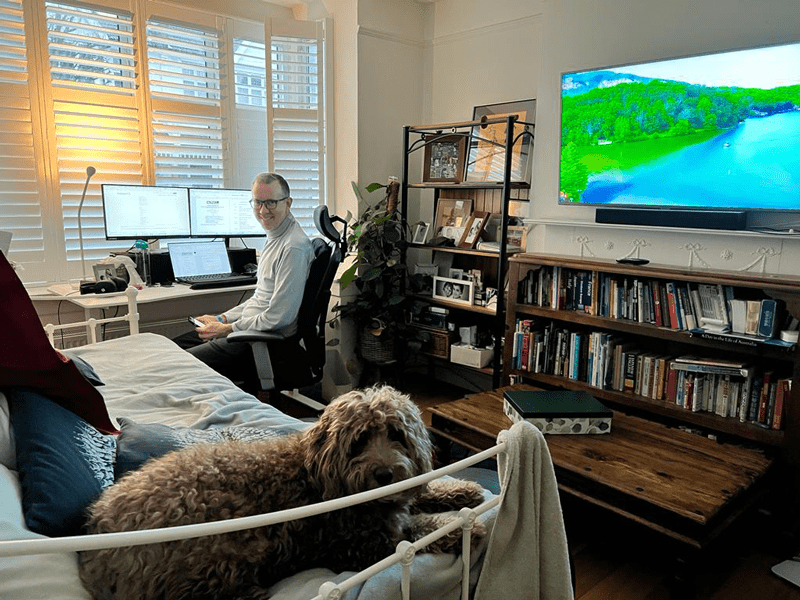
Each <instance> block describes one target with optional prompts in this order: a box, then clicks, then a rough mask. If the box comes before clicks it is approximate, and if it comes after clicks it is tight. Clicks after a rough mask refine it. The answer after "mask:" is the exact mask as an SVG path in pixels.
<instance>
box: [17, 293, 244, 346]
mask: <svg viewBox="0 0 800 600" xmlns="http://www.w3.org/2000/svg"><path fill="white" fill-rule="evenodd" d="M53 287H54V289H63V291H64V292H66V294H57V293H53V292H51V291H49V290H48V288H34V289H29V290H28V294H29V295H30V297H31V300H32V301H33V303H34V306H36V309H37V311H38V312H39V314H40V317H42V319H43V321H45V322H58V323H61V322H62V321H63V320H64V319H63V317H65V315H61V314H59V311H58V310H57V309H56V310H54V309H53V308H52V307H53V305H54V304H53V303H56V302H64V301H66V302H69V303H70V304H72V305H74V306H76V307H79V308H81V309H83V312H84V314H83V316H81V318H79V319H74V321H82V320H87V319H90V318H95V319H99V318H103V317H104V316H106V315H105V311H106V310H107V309H120V308H122V310H125V308H124V307H125V306H126V305H127V302H128V299H127V297H126V296H125V294H124V293H114V294H81V293H80V291H79V290H77V289H75V290H72V289H71V288H70V287H69V285H68V284H64V286H53ZM255 287H256V286H255V284H253V285H245V286H237V287H227V288H212V289H204V290H192V289H189V286H188V285H183V284H178V283H176V284H174V285H172V286H152V287H146V288H144V289H142V290H141V291H140V292H139V294H138V296H137V299H136V301H137V306H138V311H139V322H140V326H141V329H142V330H143V331H157V332H159V333H163V334H164V335H167V336H168V337H172V336H174V335H178V334H180V333H184V332H186V331H190V330H191V326H190V325H189V324H188V322H187V321H186V317H187V316H189V315H202V314H219V313H221V312H223V311H226V310H228V309H230V308H233V307H234V306H236V305H237V304H239V303H241V302H243V301H244V300H246V299H247V298H249V297H250V296H251V295H252V291H253V290H254V289H255ZM45 314H47V315H48V316H47V318H45ZM123 314H124V313H123ZM53 315H54V316H53Z"/></svg>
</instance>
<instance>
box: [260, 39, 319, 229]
mask: <svg viewBox="0 0 800 600" xmlns="http://www.w3.org/2000/svg"><path fill="white" fill-rule="evenodd" d="M274 30H275V28H273V35H272V36H271V38H270V74H271V80H270V86H271V87H270V111H271V115H272V139H271V146H270V148H271V159H272V160H271V164H272V165H273V168H274V169H275V171H277V172H278V173H281V174H282V175H283V176H284V177H286V179H287V181H288V182H289V184H290V185H291V187H292V197H293V199H294V203H293V204H292V212H293V214H294V215H295V216H296V217H297V219H298V221H300V223H301V224H302V225H303V227H304V228H305V229H306V231H307V232H308V233H309V234H310V235H316V233H317V232H316V228H315V227H314V224H313V211H314V208H315V207H316V206H317V205H318V204H320V203H324V201H325V198H324V190H325V184H324V182H325V169H324V160H323V157H324V111H323V105H324V102H323V95H322V91H323V86H322V80H321V73H322V72H321V68H320V67H321V65H320V63H319V58H320V57H321V55H322V53H321V48H322V40H321V39H320V38H313V37H298V36H293V35H276V34H275V33H274Z"/></svg>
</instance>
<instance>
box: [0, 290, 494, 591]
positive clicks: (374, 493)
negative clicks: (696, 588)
mask: <svg viewBox="0 0 800 600" xmlns="http://www.w3.org/2000/svg"><path fill="white" fill-rule="evenodd" d="M137 293H138V291H137V290H136V288H135V287H132V286H131V287H128V289H127V290H126V292H125V294H126V296H127V297H128V313H127V314H125V315H122V316H117V317H110V318H104V319H94V318H90V319H88V320H87V321H81V322H77V323H67V324H64V325H53V324H47V325H45V326H44V329H45V331H46V332H47V336H48V339H49V340H50V343H51V344H54V333H55V332H56V331H60V330H62V329H67V328H73V327H86V329H87V335H88V337H89V343H90V344H94V343H96V342H97V328H98V327H99V326H100V325H104V324H106V323H114V322H119V321H127V322H128V324H129V328H130V333H131V335H134V334H137V333H139V313H138V310H137V306H136V296H137ZM505 435H506V432H505V431H504V432H501V434H500V436H499V438H498V439H499V441H498V443H497V444H496V445H495V446H493V447H492V448H489V449H488V450H485V451H483V452H480V453H478V454H475V455H474V456H470V457H468V458H465V459H462V460H460V461H458V462H456V463H453V464H451V465H447V466H446V467H442V468H440V469H437V470H435V471H431V472H429V473H425V474H423V475H418V476H417V477H413V478H411V479H407V480H405V481H401V482H398V483H394V484H391V485H388V486H385V487H381V488H378V489H374V490H370V491H366V492H361V493H358V494H353V495H351V496H346V497H344V498H336V499H334V500H328V501H325V502H320V503H317V504H311V505H308V506H301V507H298V508H293V509H287V510H280V511H276V512H272V513H265V514H261V515H253V516H250V517H241V518H237V519H228V520H224V521H215V522H211V523H197V524H193V525H182V526H178V527H168V528H160V529H148V530H143V531H123V532H117V533H103V534H92V535H82V536H68V537H61V538H34V539H23V540H9V541H0V557H8V556H27V555H33V554H53V553H61V552H82V551H87V550H101V549H105V548H119V547H122V546H137V545H143V544H155V543H161V542H170V541H176V540H184V539H191V538H198V537H202V536H205V535H218V534H223V533H231V532H235V531H242V530H244V529H250V528H254V527H265V526H268V525H274V524H277V523H283V522H287V521H292V520H295V519H302V518H305V517H311V516H314V515H318V514H322V513H324V512H330V511H333V510H339V509H342V508H348V507H351V506H356V505H358V504H362V503H364V502H370V501H372V500H377V499H379V498H382V497H383V496H389V495H391V494H396V493H398V492H401V491H404V490H407V489H410V488H413V487H416V486H420V485H424V484H427V483H429V482H430V481H433V480H434V479H438V478H440V477H444V476H447V475H452V474H453V473H456V472H457V471H460V470H462V469H465V468H467V467H471V466H473V465H475V464H477V463H479V462H481V461H483V460H486V459H488V458H492V457H495V456H497V455H498V454H500V453H501V452H506V449H507V444H506V442H505V441H504V437H505ZM501 500H502V493H501V494H500V495H499V496H496V497H494V498H492V499H491V500H487V501H486V502H484V503H482V504H481V505H479V506H477V507H475V508H471V509H470V508H463V509H461V511H460V512H459V513H458V516H457V517H454V518H453V520H452V521H450V522H448V523H446V524H445V525H443V526H442V527H440V528H439V529H437V530H435V531H433V532H431V533H429V534H428V535H426V536H424V537H422V538H420V539H419V540H416V541H414V542H410V541H407V540H403V541H401V542H400V543H399V544H398V545H397V547H396V549H395V551H394V553H393V554H391V555H389V556H387V557H386V558H384V559H382V560H380V561H378V562H376V563H375V564H373V565H372V566H370V567H367V568H366V569H364V570H362V571H360V572H358V573H356V574H355V575H353V576H351V577H350V578H348V579H346V580H345V581H343V582H341V583H335V582H333V581H326V582H325V583H323V584H322V585H321V586H320V587H319V592H318V594H317V596H315V597H314V598H312V599H311V600H337V599H339V598H341V597H342V595H343V594H344V593H345V592H347V591H348V590H350V589H352V588H353V587H355V586H357V585H359V584H361V583H363V582H365V581H366V580H367V579H369V578H370V577H372V576H374V575H376V574H378V573H380V572H381V571H384V570H386V569H388V568H390V567H392V566H394V565H396V564H398V563H399V564H400V566H401V579H400V586H401V594H402V598H403V600H409V598H410V594H411V567H412V565H413V563H414V559H415V556H416V554H417V553H418V552H419V551H420V550H423V549H424V548H425V547H427V546H428V545H430V544H432V543H433V542H435V541H437V540H439V539H441V538H442V537H444V536H445V535H448V534H449V533H451V532H453V531H455V530H457V529H459V528H461V530H462V555H461V569H462V574H461V599H462V600H468V598H469V569H470V553H471V552H470V551H471V539H472V528H473V525H474V523H475V520H476V519H477V518H478V516H480V515H482V514H483V513H485V512H487V511H489V510H491V509H492V508H494V507H496V506H498V505H499V504H500V502H501Z"/></svg>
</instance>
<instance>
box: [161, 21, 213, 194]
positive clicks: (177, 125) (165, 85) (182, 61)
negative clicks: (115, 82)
mask: <svg viewBox="0 0 800 600" xmlns="http://www.w3.org/2000/svg"><path fill="white" fill-rule="evenodd" d="M147 64H148V77H149V81H150V92H151V96H152V123H153V152H154V160H155V179H156V185H177V186H191V187H223V186H224V182H225V179H224V171H223V160H224V145H223V138H224V133H225V131H224V124H223V118H222V102H221V81H220V80H221V74H220V40H219V35H218V33H217V32H216V31H206V30H203V29H199V28H194V27H190V26H187V25H175V24H173V23H166V22H163V23H162V22H159V21H156V20H153V19H150V20H148V23H147Z"/></svg>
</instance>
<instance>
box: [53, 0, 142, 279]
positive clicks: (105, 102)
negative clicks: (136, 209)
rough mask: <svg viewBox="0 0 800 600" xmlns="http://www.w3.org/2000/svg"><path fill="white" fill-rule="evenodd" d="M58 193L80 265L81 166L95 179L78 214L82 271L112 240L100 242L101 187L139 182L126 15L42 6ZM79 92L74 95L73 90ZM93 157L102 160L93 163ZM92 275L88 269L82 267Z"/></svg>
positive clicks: (67, 238)
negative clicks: (134, 179) (91, 170)
mask: <svg viewBox="0 0 800 600" xmlns="http://www.w3.org/2000/svg"><path fill="white" fill-rule="evenodd" d="M45 7H46V15H47V30H48V50H49V54H50V66H51V69H50V77H51V82H52V86H53V107H52V108H53V122H54V126H55V135H56V153H57V160H58V177H59V189H60V190H61V210H62V215H63V223H64V242H65V246H66V252H67V260H68V261H80V258H81V253H80V240H79V229H78V208H79V204H80V196H81V192H82V190H83V185H84V182H85V180H86V167H87V166H90V165H91V166H93V167H95V168H96V169H97V174H96V175H95V176H94V177H93V178H92V180H91V183H90V184H89V187H88V189H87V191H86V200H85V202H84V206H83V210H82V212H81V225H82V227H81V228H82V230H83V231H82V232H83V247H84V254H85V257H86V261H87V263H88V264H87V268H88V266H89V265H91V264H92V263H94V262H96V261H97V260H98V259H101V258H103V257H104V256H106V255H108V252H109V251H110V250H115V249H119V248H120V243H119V242H110V241H107V240H106V239H105V227H104V223H103V210H102V199H101V193H100V184H101V183H120V182H121V181H120V180H130V178H131V175H133V176H134V177H137V176H138V182H139V183H141V181H142V149H141V143H140V138H139V133H138V132H139V127H140V117H139V113H138V109H137V107H136V99H135V96H134V93H135V89H136V80H135V72H134V67H135V64H134V59H133V47H134V39H133V19H132V17H131V15H129V14H125V13H115V12H111V11H110V10H109V11H99V10H95V9H89V8H83V7H78V6H69V5H66V4H61V3H55V2H47V3H46V4H45ZM75 88H80V89H81V92H80V94H75V93H74V92H73V91H72V90H74V89H75ZM98 159H101V160H102V161H103V162H102V164H100V163H99V162H98ZM88 270H89V271H90V272H91V269H88Z"/></svg>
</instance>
